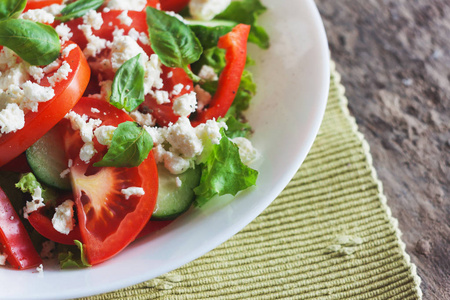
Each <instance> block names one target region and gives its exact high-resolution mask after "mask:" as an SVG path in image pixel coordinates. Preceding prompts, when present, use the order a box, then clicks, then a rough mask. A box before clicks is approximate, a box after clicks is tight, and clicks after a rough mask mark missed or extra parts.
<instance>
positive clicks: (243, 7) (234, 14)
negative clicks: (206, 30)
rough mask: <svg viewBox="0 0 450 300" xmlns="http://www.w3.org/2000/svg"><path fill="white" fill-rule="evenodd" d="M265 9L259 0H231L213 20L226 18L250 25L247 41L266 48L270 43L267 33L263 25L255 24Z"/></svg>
mask: <svg viewBox="0 0 450 300" xmlns="http://www.w3.org/2000/svg"><path fill="white" fill-rule="evenodd" d="M266 10H267V8H266V7H265V6H264V5H262V3H261V1H260V0H242V1H233V2H231V4H230V5H229V6H228V7H227V9H226V10H225V11H223V12H222V13H220V14H219V15H217V16H216V17H215V18H214V20H228V21H234V22H236V23H244V24H248V25H251V26H252V28H251V30H250V35H249V37H248V41H249V42H252V43H255V44H257V45H258V46H259V47H261V48H263V49H267V48H269V45H270V42H269V35H268V34H267V32H266V31H265V30H264V28H263V27H261V26H259V25H257V24H256V23H257V20H258V17H259V16H260V15H261V14H262V13H264V12H265V11H266Z"/></svg>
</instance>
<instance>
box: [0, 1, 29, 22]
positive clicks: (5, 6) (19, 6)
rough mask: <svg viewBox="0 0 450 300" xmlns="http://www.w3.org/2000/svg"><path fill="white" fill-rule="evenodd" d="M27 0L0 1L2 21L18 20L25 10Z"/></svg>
mask: <svg viewBox="0 0 450 300" xmlns="http://www.w3.org/2000/svg"><path fill="white" fill-rule="evenodd" d="M25 5H27V1H26V0H2V1H0V20H4V19H9V18H13V19H16V18H18V17H19V15H20V14H21V13H22V12H23V10H24V9H25Z"/></svg>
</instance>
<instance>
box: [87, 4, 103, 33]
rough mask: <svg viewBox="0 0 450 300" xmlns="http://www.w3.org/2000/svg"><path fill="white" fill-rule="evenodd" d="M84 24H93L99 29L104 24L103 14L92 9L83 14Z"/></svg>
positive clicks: (92, 25) (93, 26)
mask: <svg viewBox="0 0 450 300" xmlns="http://www.w3.org/2000/svg"><path fill="white" fill-rule="evenodd" d="M83 24H85V25H89V26H91V27H92V28H93V29H94V30H99V29H100V28H101V27H102V25H103V18H102V14H101V13H99V12H96V11H95V10H94V9H91V10H90V11H88V12H87V13H86V14H85V15H84V16H83Z"/></svg>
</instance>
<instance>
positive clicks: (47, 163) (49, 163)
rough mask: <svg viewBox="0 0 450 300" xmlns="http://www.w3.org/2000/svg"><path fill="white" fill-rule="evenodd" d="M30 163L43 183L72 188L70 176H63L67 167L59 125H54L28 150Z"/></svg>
mask: <svg viewBox="0 0 450 300" xmlns="http://www.w3.org/2000/svg"><path fill="white" fill-rule="evenodd" d="M26 155H27V160H28V164H29V165H30V167H31V170H32V171H33V173H34V175H35V176H36V178H37V179H38V180H39V181H41V182H42V183H44V184H46V185H48V186H51V187H55V188H58V189H62V190H71V189H72V186H71V184H70V178H69V176H66V177H64V178H61V173H62V172H63V171H64V170H66V169H67V159H66V154H65V152H64V144H63V139H62V137H61V135H60V133H59V130H58V127H53V128H52V129H51V130H50V131H49V132H47V133H46V134H45V135H44V136H43V137H41V138H40V139H39V140H38V141H37V142H36V143H34V144H33V145H32V146H31V147H30V148H28V149H27V152H26Z"/></svg>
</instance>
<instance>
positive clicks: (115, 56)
mask: <svg viewBox="0 0 450 300" xmlns="http://www.w3.org/2000/svg"><path fill="white" fill-rule="evenodd" d="M138 54H142V56H141V58H142V60H143V62H145V61H147V60H148V56H147V54H146V53H145V51H144V50H143V49H142V48H141V47H140V46H139V45H138V44H137V43H136V41H135V40H133V39H132V38H131V37H129V36H120V37H116V38H114V41H113V44H112V47H111V66H112V68H113V70H114V71H117V70H118V69H119V68H120V67H121V66H122V65H123V64H124V63H125V62H126V61H127V60H129V59H130V58H133V57H135V56H136V55H138Z"/></svg>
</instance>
